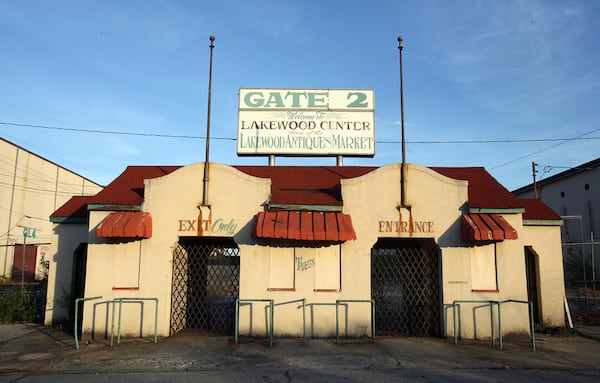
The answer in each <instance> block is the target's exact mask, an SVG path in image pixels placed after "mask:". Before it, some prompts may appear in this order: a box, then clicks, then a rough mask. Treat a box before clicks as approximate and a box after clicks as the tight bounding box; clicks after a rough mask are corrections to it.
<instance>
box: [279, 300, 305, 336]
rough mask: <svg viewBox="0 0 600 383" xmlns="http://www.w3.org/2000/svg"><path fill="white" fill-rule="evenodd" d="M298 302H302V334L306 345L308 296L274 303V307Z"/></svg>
mask: <svg viewBox="0 0 600 383" xmlns="http://www.w3.org/2000/svg"><path fill="white" fill-rule="evenodd" d="M297 302H301V303H302V306H301V307H302V336H303V337H304V345H305V346H306V345H307V339H306V298H302V299H296V300H295V301H289V302H281V303H274V304H273V307H276V306H283V305H288V304H290V303H297ZM298 308H300V307H298Z"/></svg>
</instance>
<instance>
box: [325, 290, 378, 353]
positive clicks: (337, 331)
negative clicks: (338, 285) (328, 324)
mask: <svg viewBox="0 0 600 383" xmlns="http://www.w3.org/2000/svg"><path fill="white" fill-rule="evenodd" d="M345 303H370V304H371V339H372V340H373V342H375V301H374V300H372V299H364V300H363V299H338V300H336V301H335V341H336V343H337V342H339V340H340V320H339V311H340V310H339V306H340V304H345Z"/></svg>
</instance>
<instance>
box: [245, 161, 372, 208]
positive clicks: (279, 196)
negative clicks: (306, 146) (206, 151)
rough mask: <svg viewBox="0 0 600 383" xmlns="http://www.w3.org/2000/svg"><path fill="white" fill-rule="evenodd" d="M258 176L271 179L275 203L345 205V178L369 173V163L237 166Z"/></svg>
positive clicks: (273, 201)
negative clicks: (342, 186)
mask: <svg viewBox="0 0 600 383" xmlns="http://www.w3.org/2000/svg"><path fill="white" fill-rule="evenodd" d="M234 167H235V168H236V169H238V170H239V171H241V172H244V173H246V174H249V175H251V176H255V177H261V178H270V179H271V201H270V202H271V203H272V204H286V205H325V206H342V205H343V201H342V190H341V183H340V180H341V179H345V178H354V177H359V176H362V175H365V174H367V173H369V172H371V171H373V170H375V169H377V167H368V166H234Z"/></svg>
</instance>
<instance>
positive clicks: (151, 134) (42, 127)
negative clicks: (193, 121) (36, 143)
mask: <svg viewBox="0 0 600 383" xmlns="http://www.w3.org/2000/svg"><path fill="white" fill-rule="evenodd" d="M0 125H10V126H19V127H24V128H37V129H51V130H63V131H69V132H81V133H99V134H115V135H122V136H140V137H159V138H185V139H190V138H192V139H200V138H206V137H202V136H189V135H177V134H159V133H136V132H119V131H116V130H99V129H76V128H63V127H60V126H47V125H29V124H17V123H12V122H3V121H0ZM213 139H215V140H235V138H231V137H213Z"/></svg>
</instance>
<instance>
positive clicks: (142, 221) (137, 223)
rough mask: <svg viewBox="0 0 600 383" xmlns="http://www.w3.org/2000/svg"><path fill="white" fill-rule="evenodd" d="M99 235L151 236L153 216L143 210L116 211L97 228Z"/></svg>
mask: <svg viewBox="0 0 600 383" xmlns="http://www.w3.org/2000/svg"><path fill="white" fill-rule="evenodd" d="M96 236H98V237H116V238H150V237H152V216H151V215H150V213H146V212H143V211H115V212H112V213H110V214H109V215H108V216H107V217H106V218H104V220H103V221H102V222H100V225H98V227H97V228H96Z"/></svg>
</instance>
